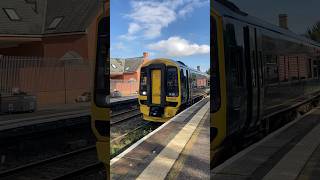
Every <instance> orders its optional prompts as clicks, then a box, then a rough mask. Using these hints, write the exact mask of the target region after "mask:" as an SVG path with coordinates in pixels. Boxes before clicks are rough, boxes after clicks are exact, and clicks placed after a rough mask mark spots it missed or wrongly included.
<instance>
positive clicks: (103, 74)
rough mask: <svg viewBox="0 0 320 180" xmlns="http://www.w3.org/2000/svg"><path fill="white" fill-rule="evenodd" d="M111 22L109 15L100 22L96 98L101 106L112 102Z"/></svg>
mask: <svg viewBox="0 0 320 180" xmlns="http://www.w3.org/2000/svg"><path fill="white" fill-rule="evenodd" d="M109 22H110V19H109V17H108V18H107V17H104V18H102V19H101V20H100V21H99V24H98V34H97V49H96V67H95V69H96V74H95V88H94V91H95V92H94V93H95V94H94V96H95V97H94V99H95V104H96V105H97V106H100V107H106V106H108V104H109V102H110V101H109V98H108V96H109V95H110V69H109V63H110V60H109V46H110V44H109V39H110V35H109V32H108V30H109Z"/></svg>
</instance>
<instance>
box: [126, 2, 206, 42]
mask: <svg viewBox="0 0 320 180" xmlns="http://www.w3.org/2000/svg"><path fill="white" fill-rule="evenodd" d="M208 2H209V0H163V1H161V2H158V1H153V0H144V1H132V2H131V6H132V12H131V13H130V14H127V15H126V16H125V17H127V18H129V19H130V20H131V22H130V23H129V27H128V32H127V34H124V35H121V36H120V37H122V38H124V39H127V40H133V39H135V38H136V37H137V34H139V35H140V36H141V37H144V38H146V39H153V38H156V37H159V36H160V35H161V31H162V29H163V28H165V27H168V26H169V24H170V23H172V22H174V21H175V20H177V18H178V17H184V16H185V15H187V14H188V13H191V12H192V11H193V10H194V8H196V7H199V6H201V5H203V4H205V3H208ZM132 37H135V38H132Z"/></svg>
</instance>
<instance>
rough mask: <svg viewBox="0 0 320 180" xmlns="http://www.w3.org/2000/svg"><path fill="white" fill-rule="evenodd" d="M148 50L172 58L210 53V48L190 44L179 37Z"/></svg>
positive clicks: (151, 45) (162, 41) (150, 47)
mask: <svg viewBox="0 0 320 180" xmlns="http://www.w3.org/2000/svg"><path fill="white" fill-rule="evenodd" d="M148 48H149V49H151V50H157V51H160V52H163V53H165V54H166V55H168V56H171V57H178V56H191V55H195V54H208V53H210V46H208V45H205V44H204V45H198V44H196V43H190V42H189V41H188V40H186V39H183V38H180V37H178V36H173V37H170V38H169V39H167V40H161V41H159V42H156V43H152V44H149V45H148Z"/></svg>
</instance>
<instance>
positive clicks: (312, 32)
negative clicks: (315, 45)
mask: <svg viewBox="0 0 320 180" xmlns="http://www.w3.org/2000/svg"><path fill="white" fill-rule="evenodd" d="M305 36H306V37H307V38H310V39H312V40H314V41H317V42H320V21H319V22H317V23H316V24H314V25H313V26H312V28H308V30H307V32H306V34H305Z"/></svg>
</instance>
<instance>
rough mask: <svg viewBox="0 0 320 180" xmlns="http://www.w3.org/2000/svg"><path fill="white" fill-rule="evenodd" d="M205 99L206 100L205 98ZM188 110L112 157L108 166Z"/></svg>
mask: <svg viewBox="0 0 320 180" xmlns="http://www.w3.org/2000/svg"><path fill="white" fill-rule="evenodd" d="M205 99H206V98H205ZM205 99H203V100H201V101H199V102H197V103H195V104H194V105H192V106H191V107H190V108H192V107H195V106H196V105H198V104H199V103H200V102H202V101H204V100H205ZM190 108H187V109H185V110H183V111H182V112H181V113H179V114H177V115H176V116H175V117H173V118H171V119H170V120H169V121H167V122H165V123H163V124H162V125H161V126H160V127H158V128H157V129H155V130H154V131H152V132H151V133H149V134H148V135H146V136H144V137H143V138H142V139H140V140H139V141H137V142H136V143H134V144H133V145H131V146H130V147H129V148H128V149H126V150H125V151H123V152H122V153H120V154H119V155H118V156H116V157H114V158H112V159H111V161H110V165H113V164H114V163H115V162H117V161H118V160H120V159H121V158H122V157H123V156H125V155H126V154H128V153H129V152H130V151H132V150H133V149H134V148H136V147H137V146H139V145H140V144H141V143H142V142H143V141H145V140H146V139H148V138H149V137H151V136H152V135H154V134H155V133H157V132H158V131H160V130H161V129H162V128H164V127H165V126H166V125H167V124H169V123H170V122H172V121H176V119H177V118H179V117H180V116H181V114H183V113H185V112H186V111H188V110H190Z"/></svg>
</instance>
